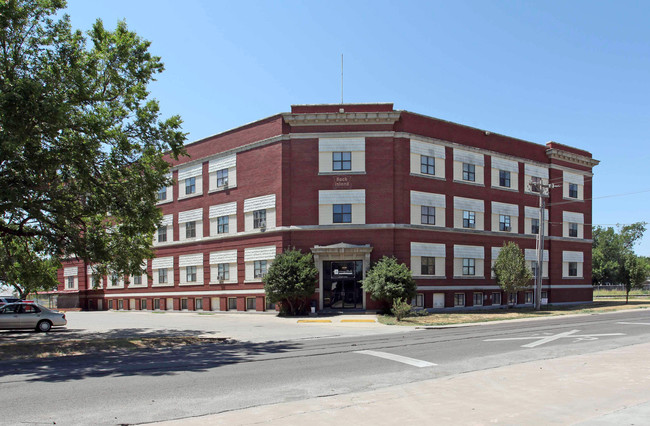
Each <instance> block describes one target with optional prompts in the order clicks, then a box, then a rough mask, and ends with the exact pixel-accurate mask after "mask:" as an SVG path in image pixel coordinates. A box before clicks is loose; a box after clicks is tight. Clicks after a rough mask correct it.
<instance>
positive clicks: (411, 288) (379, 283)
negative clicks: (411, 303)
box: [362, 256, 417, 307]
mask: <svg viewBox="0 0 650 426" xmlns="http://www.w3.org/2000/svg"><path fill="white" fill-rule="evenodd" d="M362 286H363V290H364V291H366V292H368V293H370V297H371V298H372V299H373V300H378V301H382V302H384V303H385V304H386V305H387V306H388V307H390V306H391V305H392V304H393V302H394V301H395V300H396V299H405V300H411V299H412V298H413V297H415V295H416V288H417V286H416V284H415V280H414V279H413V276H412V274H411V270H410V269H409V268H408V267H407V266H406V265H405V264H403V263H397V259H395V258H394V257H386V256H383V257H382V258H381V259H380V260H379V261H377V262H376V263H375V264H374V265H372V267H371V268H370V270H368V272H367V273H366V278H365V279H364V280H363V284H362Z"/></svg>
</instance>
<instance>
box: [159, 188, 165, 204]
mask: <svg viewBox="0 0 650 426" xmlns="http://www.w3.org/2000/svg"><path fill="white" fill-rule="evenodd" d="M166 199H167V187H166V186H163V187H162V188H160V189H159V190H158V201H164V200H166Z"/></svg>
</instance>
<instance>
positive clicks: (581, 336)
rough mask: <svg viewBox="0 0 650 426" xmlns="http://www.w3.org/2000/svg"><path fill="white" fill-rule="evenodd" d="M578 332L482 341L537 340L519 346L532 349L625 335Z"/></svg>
mask: <svg viewBox="0 0 650 426" xmlns="http://www.w3.org/2000/svg"><path fill="white" fill-rule="evenodd" d="M579 331H580V330H571V331H566V332H564V333H558V334H553V335H551V336H531V337H506V338H503V339H487V340H484V342H497V341H503V340H537V341H536V342H532V343H527V344H525V345H521V347H522V348H534V347H536V346H540V345H543V344H544V343H549V342H553V341H554V340H558V339H562V338H569V339H576V341H580V340H598V338H599V337H603V336H624V335H625V333H609V334H574V333H577V332H579Z"/></svg>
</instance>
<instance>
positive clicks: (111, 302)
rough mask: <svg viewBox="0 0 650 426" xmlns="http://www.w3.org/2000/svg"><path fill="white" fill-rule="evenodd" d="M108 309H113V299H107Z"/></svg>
mask: <svg viewBox="0 0 650 426" xmlns="http://www.w3.org/2000/svg"><path fill="white" fill-rule="evenodd" d="M108 309H113V301H112V300H109V301H108Z"/></svg>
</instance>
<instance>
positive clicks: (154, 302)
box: [153, 299, 160, 311]
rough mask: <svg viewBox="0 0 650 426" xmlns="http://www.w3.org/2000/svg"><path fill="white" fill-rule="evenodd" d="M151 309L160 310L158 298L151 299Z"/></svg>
mask: <svg viewBox="0 0 650 426" xmlns="http://www.w3.org/2000/svg"><path fill="white" fill-rule="evenodd" d="M153 309H154V310H156V311H158V310H160V299H153Z"/></svg>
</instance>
